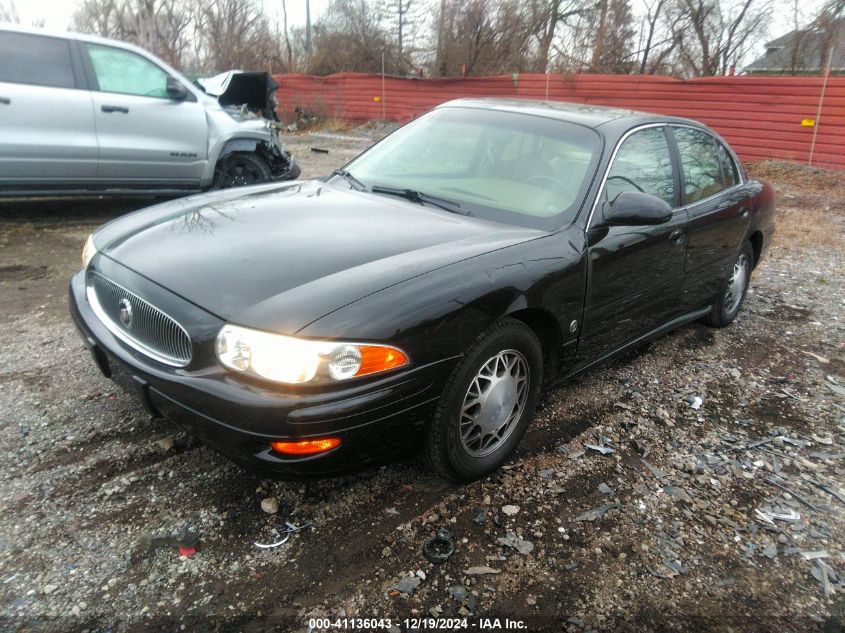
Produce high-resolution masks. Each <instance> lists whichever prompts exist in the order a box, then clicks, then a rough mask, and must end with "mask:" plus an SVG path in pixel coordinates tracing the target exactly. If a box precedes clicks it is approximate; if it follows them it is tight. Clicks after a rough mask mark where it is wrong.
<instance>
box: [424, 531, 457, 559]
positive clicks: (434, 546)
mask: <svg viewBox="0 0 845 633" xmlns="http://www.w3.org/2000/svg"><path fill="white" fill-rule="evenodd" d="M454 553H455V543H454V542H453V541H452V534H451V533H450V532H449V530H446V529H444V528H440V529H439V530H437V532H435V534H434V536H432V537H431V538H430V539H428V540H427V541H426V542H425V543H423V555H424V556H425V557H426V559H427V560H428V562H430V563H434V564H435V565H439V564H441V563H445V562H446V561H447V560H449V558H450V557H451V556H452V554H454Z"/></svg>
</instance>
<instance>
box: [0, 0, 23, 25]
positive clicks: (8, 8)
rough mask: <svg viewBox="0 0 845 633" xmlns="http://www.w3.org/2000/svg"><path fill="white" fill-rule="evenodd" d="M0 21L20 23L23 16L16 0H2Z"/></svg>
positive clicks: (0, 3)
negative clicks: (16, 4)
mask: <svg viewBox="0 0 845 633" xmlns="http://www.w3.org/2000/svg"><path fill="white" fill-rule="evenodd" d="M0 22H8V23H9V24H20V23H21V16H20V14H19V13H18V8H17V6H15V0H0Z"/></svg>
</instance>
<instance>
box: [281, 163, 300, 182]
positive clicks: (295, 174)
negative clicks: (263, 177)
mask: <svg viewBox="0 0 845 633" xmlns="http://www.w3.org/2000/svg"><path fill="white" fill-rule="evenodd" d="M301 174H302V168H301V167H300V166H299V165H294V166H293V167H291V168H290V171H289V172H288V173H287V174H285V180H296V179H297V178H299V176H300V175H301Z"/></svg>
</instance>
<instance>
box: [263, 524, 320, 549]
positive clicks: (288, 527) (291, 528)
mask: <svg viewBox="0 0 845 633" xmlns="http://www.w3.org/2000/svg"><path fill="white" fill-rule="evenodd" d="M307 527H311V522H310V521H308V522H307V523H303V524H302V525H294V524H293V523H288V522H287V521H286V522H285V530H284V532H283V534H284V537H282V539H281V540H279V541H276V542H275V543H254V545H255V546H256V547H260V548H261V549H273V548H274V547H279V546H280V545H284V544H285V543H287V542H288V540H289V539H290V535H291V534H293V533H294V532H299V531H300V530H304V529H305V528H307Z"/></svg>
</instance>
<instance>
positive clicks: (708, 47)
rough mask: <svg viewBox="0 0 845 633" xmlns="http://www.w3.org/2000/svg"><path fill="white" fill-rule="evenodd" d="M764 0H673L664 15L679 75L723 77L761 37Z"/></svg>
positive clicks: (766, 7) (765, 14)
mask: <svg viewBox="0 0 845 633" xmlns="http://www.w3.org/2000/svg"><path fill="white" fill-rule="evenodd" d="M769 9H770V5H769V2H768V1H767V0H739V2H737V3H731V2H730V1H729V0H722V1H721V2H720V1H719V0H674V1H673V2H672V4H671V6H670V7H669V8H668V10H667V13H668V14H669V16H670V19H673V38H674V42H673V44H675V46H676V50H677V56H678V63H679V65H680V68H681V73H682V74H687V75H692V76H698V77H700V76H708V75H725V74H727V73H728V71H729V70H730V69H731V68H732V67H733V66H735V65H736V64H737V63H738V62H739V60H740V59H742V57H743V56H744V55H745V54H746V53H747V52H748V50H749V49H750V48H751V47H752V46H753V45H755V44H756V43H757V42H758V41H759V38H760V37H761V36H762V35H763V33H764V31H765V27H766V23H767V20H768V18H769V15H770V11H769Z"/></svg>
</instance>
